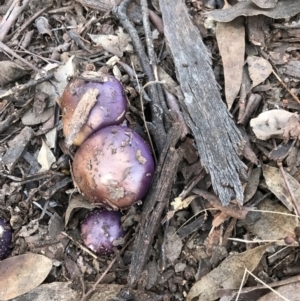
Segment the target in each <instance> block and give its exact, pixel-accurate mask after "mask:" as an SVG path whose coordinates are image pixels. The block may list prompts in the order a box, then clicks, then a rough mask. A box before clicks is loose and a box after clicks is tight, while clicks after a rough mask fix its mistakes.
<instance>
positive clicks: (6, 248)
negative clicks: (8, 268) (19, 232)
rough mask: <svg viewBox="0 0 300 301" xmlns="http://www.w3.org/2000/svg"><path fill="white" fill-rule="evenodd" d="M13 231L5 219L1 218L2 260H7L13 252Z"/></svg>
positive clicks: (0, 244) (0, 253)
mask: <svg viewBox="0 0 300 301" xmlns="http://www.w3.org/2000/svg"><path fill="white" fill-rule="evenodd" d="M11 241H12V229H11V226H10V225H9V223H8V222H7V221H5V219H3V218H1V217H0V260H3V259H5V258H6V257H8V255H9V254H10V252H11Z"/></svg>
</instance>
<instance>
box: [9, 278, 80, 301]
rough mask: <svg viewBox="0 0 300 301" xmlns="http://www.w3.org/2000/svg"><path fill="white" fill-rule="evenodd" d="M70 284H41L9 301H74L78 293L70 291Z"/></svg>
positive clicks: (77, 297)
mask: <svg viewBox="0 0 300 301" xmlns="http://www.w3.org/2000/svg"><path fill="white" fill-rule="evenodd" d="M71 285H72V283H71V282H52V283H47V284H42V285H40V286H39V287H37V288H35V289H33V290H31V291H30V292H28V293H26V294H24V295H22V296H20V297H17V298H14V299H12V300H11V301H26V300H32V301H53V300H55V301H74V300H78V299H79V296H80V293H79V292H77V291H74V290H72V289H71Z"/></svg>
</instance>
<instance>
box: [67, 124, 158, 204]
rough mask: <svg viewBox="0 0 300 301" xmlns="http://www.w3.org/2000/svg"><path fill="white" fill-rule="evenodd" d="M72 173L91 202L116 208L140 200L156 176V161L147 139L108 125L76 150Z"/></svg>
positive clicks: (125, 128)
mask: <svg viewBox="0 0 300 301" xmlns="http://www.w3.org/2000/svg"><path fill="white" fill-rule="evenodd" d="M73 175H74V180H75V181H76V184H77V185H78V187H79V189H80V190H81V192H82V193H83V195H84V196H85V197H86V198H87V199H88V200H89V201H90V202H92V203H101V204H103V205H106V206H110V207H111V208H113V209H115V210H117V209H119V208H126V207H129V206H131V205H132V204H134V203H135V202H137V201H139V200H141V199H142V198H143V197H144V196H145V194H146V193H147V191H148V189H149V187H150V185H151V182H152V179H153V175H154V161H153V158H152V155H151V151H150V149H149V147H148V145H147V144H146V142H145V141H144V140H143V139H142V138H141V137H140V136H139V135H138V134H137V133H135V132H134V131H133V130H131V129H129V128H127V127H122V126H110V127H106V128H104V129H102V130H100V131H98V132H96V133H95V134H93V135H92V136H91V137H90V138H88V139H87V140H86V141H85V142H84V143H83V144H82V145H81V146H80V147H79V149H78V150H77V152H76V154H75V156H74V161H73Z"/></svg>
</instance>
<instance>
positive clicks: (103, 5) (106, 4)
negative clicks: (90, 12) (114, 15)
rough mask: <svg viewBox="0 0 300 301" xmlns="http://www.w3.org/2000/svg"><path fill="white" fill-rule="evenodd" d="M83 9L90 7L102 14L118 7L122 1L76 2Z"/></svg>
mask: <svg viewBox="0 0 300 301" xmlns="http://www.w3.org/2000/svg"><path fill="white" fill-rule="evenodd" d="M76 1H77V2H79V3H81V5H82V6H83V7H90V8H93V9H95V10H99V11H102V12H108V11H109V10H111V9H112V8H113V7H114V6H118V5H119V4H120V3H121V1H122V0H76Z"/></svg>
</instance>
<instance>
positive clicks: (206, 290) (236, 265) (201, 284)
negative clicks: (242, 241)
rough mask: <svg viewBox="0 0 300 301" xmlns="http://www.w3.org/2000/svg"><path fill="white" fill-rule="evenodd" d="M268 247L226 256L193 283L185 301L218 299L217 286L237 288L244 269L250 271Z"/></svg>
mask: <svg viewBox="0 0 300 301" xmlns="http://www.w3.org/2000/svg"><path fill="white" fill-rule="evenodd" d="M268 247H269V245H265V246H259V247H256V248H254V249H251V250H249V251H246V252H243V253H240V254H235V255H232V256H231V257H227V258H226V259H225V260H224V261H223V262H222V263H221V264H220V265H219V266H218V267H217V268H215V269H214V270H212V271H211V272H210V273H209V274H207V275H206V276H204V277H203V278H202V279H201V280H200V281H198V282H196V283H195V284H194V285H193V287H192V288H191V290H190V291H189V293H188V295H187V301H192V300H193V301H196V300H199V301H200V300H201V301H213V300H216V299H218V295H217V290H218V289H219V288H225V289H226V288H227V289H233V288H235V289H237V288H239V287H240V285H241V281H242V279H243V275H244V271H245V269H248V270H249V271H250V272H252V271H253V270H254V269H255V268H256V267H257V265H258V263H259V262H260V260H261V258H262V256H263V255H264V252H265V251H266V249H267V248H268ZM197 297H198V298H197Z"/></svg>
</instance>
